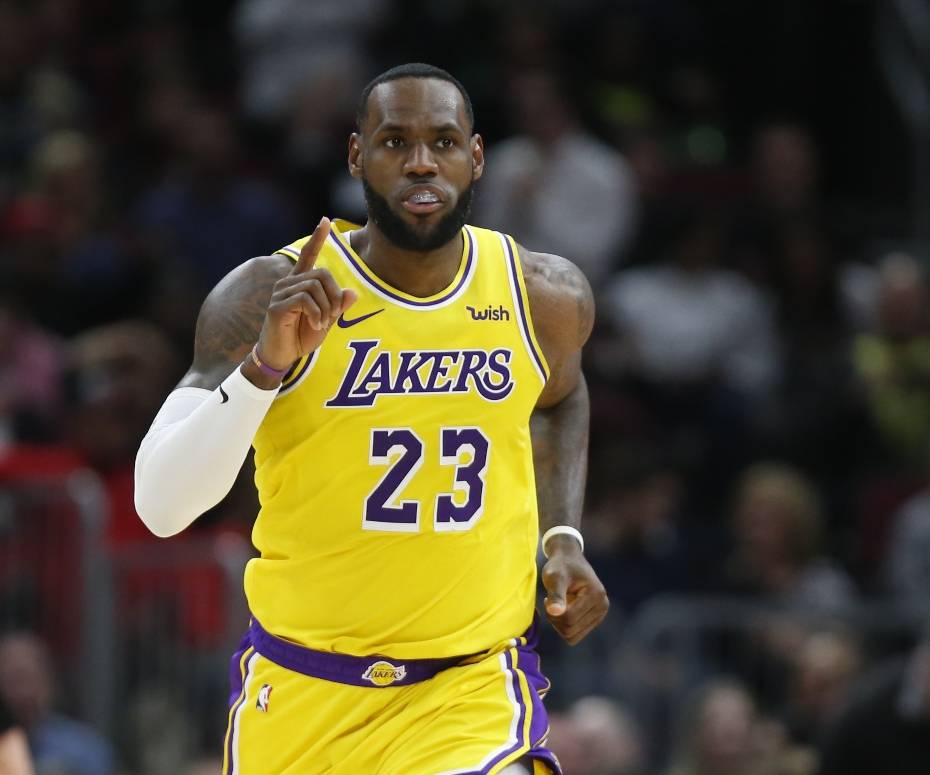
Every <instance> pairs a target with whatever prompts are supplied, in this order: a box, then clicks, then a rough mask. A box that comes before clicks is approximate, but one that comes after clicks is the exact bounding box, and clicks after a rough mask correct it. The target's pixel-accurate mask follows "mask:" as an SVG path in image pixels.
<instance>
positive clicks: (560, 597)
mask: <svg viewBox="0 0 930 775" xmlns="http://www.w3.org/2000/svg"><path fill="white" fill-rule="evenodd" d="M547 548H548V550H549V560H548V562H547V563H546V564H545V565H544V566H543V569H542V582H543V586H544V587H545V588H546V600H545V603H546V617H547V618H548V619H549V622H550V623H551V624H552V626H553V627H555V629H556V631H557V632H558V633H559V635H561V636H562V637H563V638H565V640H566V641H567V642H568V643H569V644H570V645H572V646H574V645H575V644H576V643H578V642H580V641H581V640H582V639H583V638H584V637H585V636H587V634H588V633H589V632H591V630H593V629H594V628H595V627H597V625H599V624H600V623H601V621H602V620H603V619H604V617H605V616H606V615H607V609H608V608H609V607H610V602H609V601H608V599H607V592H606V591H605V590H604V585H603V584H601V582H600V580H599V579H598V577H597V574H596V573H595V572H594V568H592V567H591V565H590V563H588V561H587V560H586V559H585V556H584V554H582V552H581V547H580V546H579V545H578V542H577V541H576V540H575V539H574V538H572V537H571V536H553V538H552V539H551V540H550V541H549V542H548V544H547Z"/></svg>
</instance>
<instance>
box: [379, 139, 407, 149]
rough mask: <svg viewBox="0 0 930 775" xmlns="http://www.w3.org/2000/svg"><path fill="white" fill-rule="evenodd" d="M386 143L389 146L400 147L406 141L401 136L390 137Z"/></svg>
mask: <svg viewBox="0 0 930 775" xmlns="http://www.w3.org/2000/svg"><path fill="white" fill-rule="evenodd" d="M384 144H385V145H386V146H387V147H388V148H400V147H401V146H402V145H403V144H404V141H403V140H401V139H400V138H399V137H389V138H388V139H387V140H385V141H384Z"/></svg>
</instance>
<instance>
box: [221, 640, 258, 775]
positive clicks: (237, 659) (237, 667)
mask: <svg viewBox="0 0 930 775" xmlns="http://www.w3.org/2000/svg"><path fill="white" fill-rule="evenodd" d="M248 639H249V636H248V635H246V636H244V637H243V638H242V640H241V641H240V644H239V645H240V646H244V647H243V648H240V649H239V651H237V652H236V653H235V655H234V656H233V665H232V666H231V667H230V671H229V674H230V686H231V687H232V688H233V693H232V694H231V695H230V698H229V728H228V729H227V730H226V735H227V736H228V738H229V739H228V740H227V741H226V768H225V770H224V771H223V775H230V773H232V771H233V740H234V739H235V737H236V714H237V713H238V712H239V708H240V707H241V706H242V703H244V702H245V691H244V684H245V678H246V677H247V676H248V674H249V661H248V659H247V660H246V662H245V664H244V665H241V664H240V663H241V662H242V658H243V656H244V655H245V652H246V651H248V650H249V648H250V647H251V646H250V645H249V644H248ZM251 658H252V657H251V656H250V657H249V659H251ZM237 687H238V688H237Z"/></svg>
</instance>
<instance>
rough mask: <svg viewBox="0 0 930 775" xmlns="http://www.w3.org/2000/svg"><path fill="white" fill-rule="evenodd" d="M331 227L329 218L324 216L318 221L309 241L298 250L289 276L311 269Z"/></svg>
mask: <svg viewBox="0 0 930 775" xmlns="http://www.w3.org/2000/svg"><path fill="white" fill-rule="evenodd" d="M331 226H332V224H331V223H330V220H329V218H327V217H325V216H324V217H323V218H321V219H320V222H319V223H318V224H317V227H316V228H315V229H314V230H313V234H311V235H310V239H308V240H307V241H306V242H305V243H304V246H303V247H302V248H301V249H300V257H299V258H298V259H297V263H296V264H294V268H293V269H292V270H291V274H300V273H301V272H309V271H310V270H311V269H313V265H314V264H315V263H316V260H317V257H318V256H319V255H320V251H321V250H322V249H323V243H324V242H326V238H327V237H328V236H329V230H330V228H331Z"/></svg>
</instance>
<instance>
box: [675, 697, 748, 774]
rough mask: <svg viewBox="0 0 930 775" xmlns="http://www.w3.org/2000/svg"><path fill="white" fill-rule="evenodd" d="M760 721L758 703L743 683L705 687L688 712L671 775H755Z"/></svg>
mask: <svg viewBox="0 0 930 775" xmlns="http://www.w3.org/2000/svg"><path fill="white" fill-rule="evenodd" d="M757 721H758V719H757V715H756V706H755V703H754V702H753V699H752V697H751V696H750V695H749V692H748V691H746V689H745V688H744V687H743V686H741V685H740V684H737V683H731V682H728V681H718V682H715V683H712V684H710V685H709V686H707V687H705V688H704V689H703V690H701V692H700V693H699V694H698V695H697V697H696V699H694V700H693V702H692V704H691V706H690V707H689V708H688V710H687V711H686V713H685V716H684V723H683V725H682V727H681V737H680V739H679V743H678V751H677V754H676V756H675V763H674V764H673V765H672V767H671V769H670V770H669V775H752V774H753V773H754V772H755V768H756V767H757V766H758V761H757V758H758V753H759V752H758V751H757V749H756V743H755V741H754V739H753V736H754V727H755V725H756V723H757Z"/></svg>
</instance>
